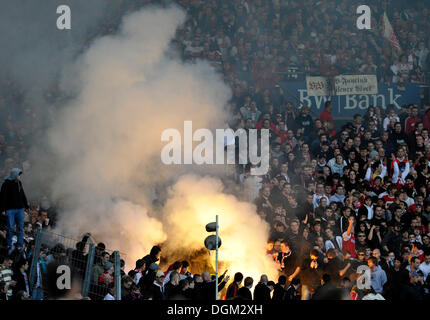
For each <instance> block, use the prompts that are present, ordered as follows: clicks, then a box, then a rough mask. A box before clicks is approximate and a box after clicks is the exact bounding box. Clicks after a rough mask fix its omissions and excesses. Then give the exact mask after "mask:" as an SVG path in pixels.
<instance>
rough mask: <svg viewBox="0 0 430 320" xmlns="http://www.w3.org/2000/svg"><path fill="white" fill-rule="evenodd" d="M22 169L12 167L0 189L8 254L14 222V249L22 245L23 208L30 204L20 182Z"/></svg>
mask: <svg viewBox="0 0 430 320" xmlns="http://www.w3.org/2000/svg"><path fill="white" fill-rule="evenodd" d="M21 175H22V170H21V169H18V168H14V169H12V170H11V172H10V176H9V177H7V178H6V179H5V181H4V182H3V184H2V186H1V190H0V212H2V214H3V215H6V216H7V223H8V228H7V234H6V241H7V247H8V251H9V254H10V253H11V252H12V248H13V247H12V237H13V232H14V228H15V224H16V233H17V243H16V249H17V250H18V251H20V250H21V249H22V247H23V245H24V209H29V208H30V206H29V204H28V201H27V197H26V196H25V192H24V188H23V187H22V182H21Z"/></svg>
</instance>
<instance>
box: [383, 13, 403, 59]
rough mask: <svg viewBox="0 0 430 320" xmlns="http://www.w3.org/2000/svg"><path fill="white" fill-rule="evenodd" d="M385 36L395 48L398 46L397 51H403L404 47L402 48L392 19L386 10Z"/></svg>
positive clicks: (384, 17)
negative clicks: (392, 24) (389, 18)
mask: <svg viewBox="0 0 430 320" xmlns="http://www.w3.org/2000/svg"><path fill="white" fill-rule="evenodd" d="M383 19H384V37H385V38H387V39H388V40H389V41H390V43H391V46H393V48H396V50H397V51H399V52H401V51H402V49H401V48H400V43H399V40H398V39H397V37H396V34H395V33H394V30H393V27H392V26H391V23H390V20H388V17H387V14H386V13H385V12H384V16H383Z"/></svg>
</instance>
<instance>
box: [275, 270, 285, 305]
mask: <svg viewBox="0 0 430 320" xmlns="http://www.w3.org/2000/svg"><path fill="white" fill-rule="evenodd" d="M286 283H287V277H286V276H283V275H282V276H279V278H278V283H277V284H276V285H275V289H274V290H273V297H272V300H275V301H283V300H285V293H286V291H285V284H286Z"/></svg>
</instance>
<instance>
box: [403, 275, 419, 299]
mask: <svg viewBox="0 0 430 320" xmlns="http://www.w3.org/2000/svg"><path fill="white" fill-rule="evenodd" d="M420 278H422V277H420V275H419V274H418V273H417V272H416V271H413V272H412V273H411V276H410V282H409V285H408V286H406V288H405V289H404V290H402V293H401V297H402V298H401V300H414V301H417V300H424V283H423V281H422V279H420Z"/></svg>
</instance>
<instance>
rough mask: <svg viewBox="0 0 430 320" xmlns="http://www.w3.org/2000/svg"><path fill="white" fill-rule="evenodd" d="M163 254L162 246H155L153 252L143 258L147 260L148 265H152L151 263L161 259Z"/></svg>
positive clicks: (144, 260)
mask: <svg viewBox="0 0 430 320" xmlns="http://www.w3.org/2000/svg"><path fill="white" fill-rule="evenodd" d="M160 256H161V248H160V247H159V246H153V247H152V249H151V252H150V253H149V254H147V255H146V256H144V257H143V258H142V260H143V262H145V265H146V266H150V265H151V264H153V263H155V262H157V261H159V260H160Z"/></svg>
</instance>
